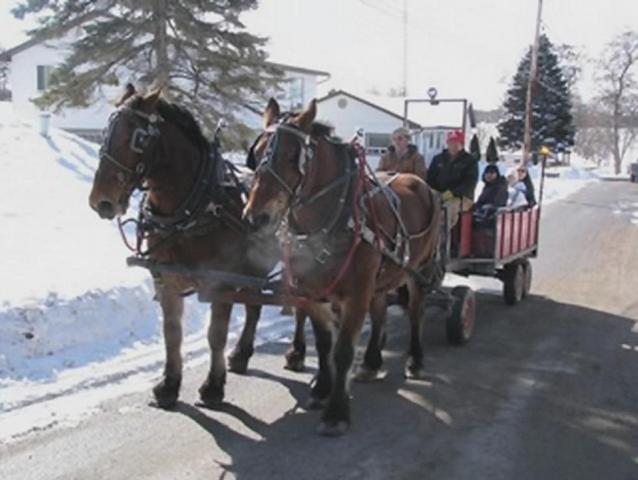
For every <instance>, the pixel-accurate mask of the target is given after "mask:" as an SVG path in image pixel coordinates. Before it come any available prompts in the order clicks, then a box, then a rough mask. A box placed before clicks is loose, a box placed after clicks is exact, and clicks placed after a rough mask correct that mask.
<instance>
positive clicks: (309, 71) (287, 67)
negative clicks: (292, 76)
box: [268, 62, 331, 77]
mask: <svg viewBox="0 0 638 480" xmlns="http://www.w3.org/2000/svg"><path fill="white" fill-rule="evenodd" d="M268 63H269V64H270V65H272V66H273V67H277V68H280V69H282V70H288V71H289V72H297V73H307V74H309V75H317V76H319V77H330V76H331V75H330V73H329V72H324V71H323V70H313V69H311V68H305V67H296V66H294V65H287V64H285V63H277V62H268Z"/></svg>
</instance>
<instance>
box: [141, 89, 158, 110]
mask: <svg viewBox="0 0 638 480" xmlns="http://www.w3.org/2000/svg"><path fill="white" fill-rule="evenodd" d="M161 94H162V89H161V88H155V89H153V90H151V91H150V92H149V93H148V94H146V96H145V97H144V105H146V106H147V107H150V109H151V110H155V108H156V107H157V104H158V103H159V100H160V95H161Z"/></svg>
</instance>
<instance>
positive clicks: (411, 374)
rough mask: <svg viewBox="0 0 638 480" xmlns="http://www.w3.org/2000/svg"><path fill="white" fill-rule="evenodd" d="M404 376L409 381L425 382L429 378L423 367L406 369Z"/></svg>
mask: <svg viewBox="0 0 638 480" xmlns="http://www.w3.org/2000/svg"><path fill="white" fill-rule="evenodd" d="M404 375H405V378H407V379H409V380H427V379H428V378H429V376H428V374H427V373H426V371H425V368H423V367H413V366H410V367H406V369H405V373H404Z"/></svg>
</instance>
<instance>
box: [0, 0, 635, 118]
mask: <svg viewBox="0 0 638 480" xmlns="http://www.w3.org/2000/svg"><path fill="white" fill-rule="evenodd" d="M15 3H16V1H15V0H0V22H1V24H2V26H3V27H2V29H1V31H0V45H2V46H3V47H5V48H8V47H11V46H13V45H15V44H17V43H19V42H20V41H22V40H24V39H25V35H24V33H23V30H24V29H25V28H28V27H29V26H30V25H31V23H30V22H29V21H28V20H26V21H22V22H20V21H18V20H15V19H14V18H13V17H12V16H11V14H10V13H9V10H10V8H11V6H13V5H14V4H15ZM406 3H407V9H408V24H409V26H408V94H409V95H410V96H422V95H424V94H425V91H426V90H427V89H428V87H430V86H436V87H437V88H438V90H439V92H440V95H443V96H464V97H467V98H469V99H470V100H472V101H473V102H474V103H475V104H476V105H477V106H478V107H479V108H485V109H487V108H494V107H496V106H497V105H498V104H499V103H500V102H501V101H502V98H503V94H504V92H505V89H506V87H507V84H508V82H509V80H510V78H511V76H512V74H513V73H514V71H515V68H516V66H517V63H518V61H519V59H520V57H521V55H522V54H523V53H524V52H525V49H526V47H527V46H528V45H529V44H530V43H531V41H532V37H533V32H534V21H535V16H536V6H537V0H445V1H442V0H436V1H435V0H406ZM402 9H403V0H322V1H316V0H262V1H261V3H260V7H259V8H258V10H256V11H252V12H250V13H248V14H247V15H246V16H245V17H244V20H245V23H246V25H247V26H248V27H249V29H250V30H251V31H253V32H256V33H260V34H262V35H265V36H268V37H270V42H269V45H268V50H269V52H270V53H271V56H272V59H273V60H276V61H279V62H283V63H290V64H296V65H300V66H306V67H310V68H317V69H320V70H327V71H329V72H331V74H332V78H331V80H330V81H329V82H328V83H327V84H326V85H324V86H323V87H322V88H324V89H328V88H342V89H345V90H349V91H352V93H357V94H365V93H366V92H367V91H369V90H371V89H377V90H379V91H381V92H385V91H387V90H388V89H390V88H392V87H398V86H400V85H401V83H402V77H403V73H402V72H403V67H402V65H403V30H402V28H403V27H402V22H401V16H402ZM543 24H544V25H543V28H544V31H545V32H546V33H547V34H548V35H549V37H550V39H551V40H552V41H553V42H554V43H558V44H560V43H569V44H572V45H575V46H578V47H580V48H582V49H583V50H584V51H585V52H586V53H587V54H589V55H590V56H591V57H596V56H597V55H599V54H600V51H601V49H602V47H603V46H604V44H605V43H606V42H607V41H609V40H610V39H611V37H612V36H613V35H614V34H615V33H617V32H619V31H621V30H623V29H627V28H633V29H634V30H638V1H637V0H607V1H605V2H601V1H593V0H544V11H543ZM590 77H591V69H589V70H588V71H586V75H585V79H584V81H583V82H581V84H580V85H579V90H580V91H581V93H582V94H583V96H584V97H586V98H588V97H591V96H592V94H593V93H594V89H593V85H592V82H591V81H590Z"/></svg>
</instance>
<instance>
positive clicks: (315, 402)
mask: <svg viewBox="0 0 638 480" xmlns="http://www.w3.org/2000/svg"><path fill="white" fill-rule="evenodd" d="M327 404H328V398H327V397H326V398H319V397H314V396H311V397H310V398H309V399H308V401H307V402H306V410H323V409H324V408H325V407H326V405H327Z"/></svg>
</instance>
